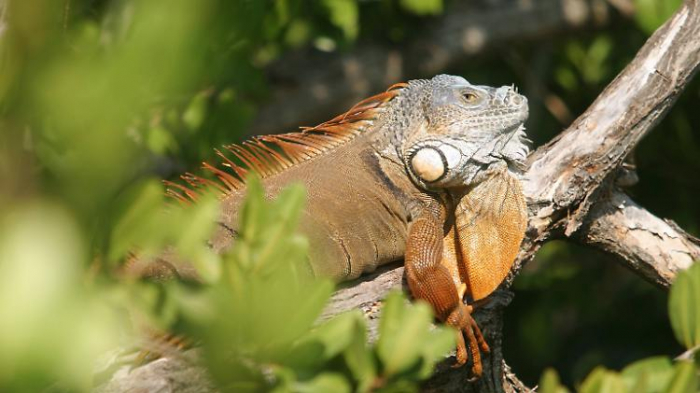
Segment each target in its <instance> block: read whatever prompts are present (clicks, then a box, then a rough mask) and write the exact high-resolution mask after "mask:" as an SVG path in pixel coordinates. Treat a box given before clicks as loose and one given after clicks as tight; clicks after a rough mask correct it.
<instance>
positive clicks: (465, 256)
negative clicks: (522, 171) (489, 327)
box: [445, 169, 527, 300]
mask: <svg viewBox="0 0 700 393" xmlns="http://www.w3.org/2000/svg"><path fill="white" fill-rule="evenodd" d="M526 228H527V207H526V205H525V196H524V195H523V192H522V189H521V187H520V182H519V181H518V179H517V178H516V177H515V176H514V175H513V174H511V173H509V172H508V171H507V169H503V170H499V171H497V172H495V173H493V174H492V175H490V176H488V177H487V178H486V179H485V180H484V181H482V182H481V183H478V184H476V185H475V186H474V187H472V188H471V189H470V190H469V191H468V192H466V193H464V194H463V195H461V198H459V200H458V201H456V208H455V226H454V230H453V231H450V232H449V233H448V235H447V236H446V238H445V243H446V244H450V242H452V243H453V244H454V245H453V246H452V247H454V248H455V259H456V263H457V266H458V270H459V281H460V283H465V284H466V292H467V294H469V295H470V297H471V298H472V299H473V300H479V299H483V298H485V297H486V296H488V295H489V294H490V293H491V292H493V291H494V290H495V289H496V288H497V287H498V286H499V285H500V284H501V282H503V280H504V279H505V278H506V276H507V275H508V273H509V272H510V269H511V267H512V266H513V262H514V261H515V258H516V256H517V255H518V250H519V249H520V243H521V242H522V241H523V238H524V237H525V230H526ZM446 248H447V247H446ZM453 270H454V269H453Z"/></svg>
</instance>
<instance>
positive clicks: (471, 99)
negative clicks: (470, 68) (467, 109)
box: [463, 93, 479, 103]
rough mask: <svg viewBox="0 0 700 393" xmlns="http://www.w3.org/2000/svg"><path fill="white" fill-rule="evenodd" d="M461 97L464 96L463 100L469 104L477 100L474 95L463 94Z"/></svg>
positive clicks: (477, 97)
mask: <svg viewBox="0 0 700 393" xmlns="http://www.w3.org/2000/svg"><path fill="white" fill-rule="evenodd" d="M463 96H464V99H465V100H466V101H467V102H469V103H473V102H476V100H478V99H479V96H477V95H476V94H474V93H464V94H463Z"/></svg>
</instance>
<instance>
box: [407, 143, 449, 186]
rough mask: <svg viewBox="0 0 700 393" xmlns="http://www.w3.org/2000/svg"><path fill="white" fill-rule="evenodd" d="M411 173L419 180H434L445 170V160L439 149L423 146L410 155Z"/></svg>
mask: <svg viewBox="0 0 700 393" xmlns="http://www.w3.org/2000/svg"><path fill="white" fill-rule="evenodd" d="M411 168H412V169H413V173H414V174H415V175H416V176H417V177H419V178H420V179H421V180H423V181H426V182H434V181H436V180H438V179H440V178H441V177H442V176H443V175H444V174H445V172H446V171H447V161H446V160H445V157H444V156H443V155H442V153H441V152H440V151H438V150H437V149H435V148H432V147H424V148H421V149H419V150H418V151H416V152H415V153H414V154H413V156H412V157H411Z"/></svg>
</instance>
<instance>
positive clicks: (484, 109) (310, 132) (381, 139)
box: [156, 75, 528, 376]
mask: <svg viewBox="0 0 700 393" xmlns="http://www.w3.org/2000/svg"><path fill="white" fill-rule="evenodd" d="M527 116H528V107H527V99H526V98H525V97H524V96H522V95H520V94H518V93H517V91H516V90H514V88H512V87H505V86H504V87H500V88H493V87H487V86H475V85H471V84H470V83H469V82H467V81H466V80H465V79H464V78H461V77H457V76H449V75H438V76H436V77H434V78H432V79H430V80H414V81H410V82H408V83H401V84H397V85H394V86H392V87H390V88H389V89H388V90H387V91H386V92H384V93H381V94H378V95H376V96H373V97H370V98H368V99H366V100H364V101H362V102H360V103H358V104H357V105H355V106H354V107H352V108H351V109H350V110H349V111H348V112H346V113H345V114H343V115H340V116H337V117H335V118H334V119H332V120H330V121H327V122H325V123H323V124H320V125H318V126H316V127H313V128H304V129H302V131H300V132H293V133H288V134H280V135H270V136H258V137H254V138H252V139H251V140H249V141H246V142H243V143H242V144H241V145H230V146H226V150H228V151H229V152H230V153H231V154H232V155H233V156H235V157H237V159H238V160H240V162H241V163H242V164H237V163H235V162H234V161H233V160H231V159H230V158H228V157H227V155H225V154H223V153H222V152H221V151H217V154H218V155H219V156H220V157H221V159H222V160H223V162H222V165H220V166H219V167H217V166H213V165H210V164H207V163H204V168H205V169H206V170H208V171H211V172H212V173H213V174H214V175H215V176H216V177H217V178H218V180H219V181H218V182H217V181H212V180H208V179H205V178H202V177H198V176H194V175H191V174H186V175H184V176H183V179H184V180H185V181H187V183H189V185H188V186H183V185H179V184H177V183H168V184H169V189H168V193H169V194H170V195H172V196H174V197H175V198H177V199H179V200H181V201H183V202H189V201H191V200H196V199H197V196H198V194H199V191H201V188H202V187H217V188H219V189H220V190H221V192H222V193H223V195H222V205H221V206H222V210H221V214H220V218H219V221H218V224H219V226H218V227H217V230H216V231H215V234H214V235H213V236H212V238H211V239H210V246H211V247H212V248H213V249H214V250H215V251H217V252H221V251H224V250H225V249H226V248H228V247H231V245H232V244H233V243H234V241H235V238H236V236H237V223H238V210H239V206H240V204H241V202H242V200H243V197H244V194H245V184H244V182H243V179H244V176H245V175H246V173H247V172H248V171H255V172H257V173H258V174H259V175H260V177H261V178H262V183H263V186H264V187H265V190H266V193H267V194H268V195H269V196H273V195H275V194H277V193H278V192H279V191H280V190H281V189H282V188H283V187H285V186H286V185H288V184H289V183H292V182H300V183H302V184H303V185H304V186H305V187H306V189H307V193H308V201H307V205H306V210H305V212H304V214H303V217H302V225H301V228H302V232H304V233H305V235H307V236H308V238H309V241H310V244H311V249H310V255H309V262H310V267H311V269H312V270H313V273H314V274H315V275H317V276H326V277H330V278H332V279H334V280H336V281H345V280H351V279H354V278H357V277H358V276H360V275H361V274H363V273H366V272H371V271H373V270H375V269H376V268H377V266H379V265H382V264H385V263H389V262H392V261H397V260H401V259H404V260H405V266H406V269H405V271H406V276H407V279H408V285H409V287H410V289H411V292H412V293H413V296H414V297H415V298H418V299H423V300H425V301H427V302H428V303H430V304H431V305H432V307H433V309H434V311H435V314H436V316H437V318H438V319H440V320H441V321H444V322H445V323H447V324H448V325H451V326H453V327H455V328H457V329H458V330H459V332H458V335H457V336H458V340H457V363H458V364H459V365H463V364H465V363H466V362H467V361H468V358H469V355H468V352H467V345H465V337H466V339H467V341H468V343H469V345H468V347H469V349H470V351H469V353H471V358H472V361H473V366H472V372H473V374H474V375H475V376H479V375H480V374H481V372H482V366H481V353H480V351H481V352H488V351H489V347H488V345H487V343H486V341H485V340H484V338H483V336H482V334H481V331H480V329H479V327H478V326H477V324H476V322H475V321H474V320H473V319H472V317H471V312H472V306H471V305H469V304H467V302H466V300H471V301H476V300H479V299H482V298H484V297H486V296H487V295H489V294H490V293H491V292H493V291H494V290H495V289H496V287H498V285H499V284H500V283H501V282H502V280H503V279H504V278H505V277H506V275H507V274H508V272H509V270H510V268H511V266H512V264H513V261H514V259H515V257H516V254H517V252H518V250H519V247H520V243H521V241H522V239H523V236H524V233H525V229H526V223H527V210H526V205H525V199H524V197H523V193H522V191H521V187H520V183H519V180H518V173H519V168H520V166H521V164H522V162H523V160H524V159H525V156H526V154H527V152H528V149H527V146H526V145H525V141H526V138H525V132H524V126H523V123H524V122H525V120H526V119H527ZM224 167H225V168H224ZM156 262H157V263H156V265H158V266H160V269H165V270H168V271H169V272H170V274H175V275H188V274H190V273H187V272H183V271H181V270H182V269H183V268H182V264H180V263H178V262H177V259H176V258H175V256H174V255H167V254H166V255H162V256H160V257H159V258H158V260H157V261H156ZM159 274H160V273H159ZM465 295H468V299H465Z"/></svg>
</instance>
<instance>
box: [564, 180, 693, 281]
mask: <svg viewBox="0 0 700 393" xmlns="http://www.w3.org/2000/svg"><path fill="white" fill-rule="evenodd" d="M579 232H580V235H579V236H576V240H577V241H578V242H580V243H581V244H584V245H589V246H593V247H595V248H598V249H600V250H602V251H605V252H607V253H609V254H612V255H615V256H617V257H619V258H620V259H621V260H622V262H623V263H624V265H625V266H627V267H629V268H631V269H632V270H633V271H634V272H636V273H637V274H639V275H640V276H642V277H644V278H646V279H647V280H649V281H651V282H653V283H655V284H657V285H659V286H661V287H668V286H669V285H670V284H671V281H672V280H673V278H674V277H675V275H676V273H677V272H678V271H679V270H682V269H685V268H687V267H689V266H690V265H691V264H692V263H693V261H694V260H696V259H698V258H700V240H698V239H696V238H694V237H692V236H690V235H688V234H687V233H686V232H685V231H683V230H682V229H680V228H679V227H678V226H677V225H675V224H674V223H673V222H670V221H667V220H662V219H660V218H658V217H656V216H654V215H653V214H651V213H649V212H648V211H647V210H646V209H644V208H643V207H641V206H639V205H638V204H636V203H635V202H634V201H633V200H632V199H631V198H630V197H629V196H627V195H625V194H623V193H622V192H619V191H615V192H612V193H610V194H609V195H608V196H606V197H605V198H604V199H601V200H600V201H598V203H596V204H595V206H593V207H592V208H591V211H590V212H589V216H588V218H587V219H586V221H585V222H584V224H583V226H582V227H581V230H580V231H579Z"/></svg>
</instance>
